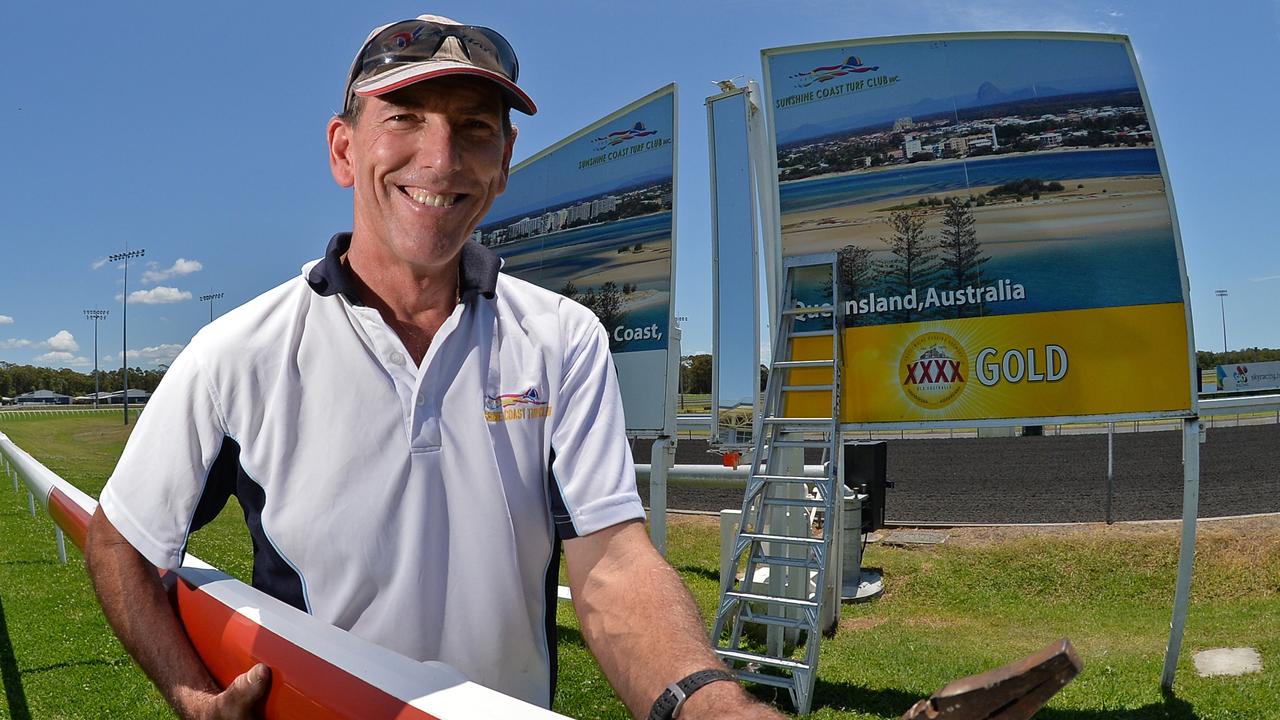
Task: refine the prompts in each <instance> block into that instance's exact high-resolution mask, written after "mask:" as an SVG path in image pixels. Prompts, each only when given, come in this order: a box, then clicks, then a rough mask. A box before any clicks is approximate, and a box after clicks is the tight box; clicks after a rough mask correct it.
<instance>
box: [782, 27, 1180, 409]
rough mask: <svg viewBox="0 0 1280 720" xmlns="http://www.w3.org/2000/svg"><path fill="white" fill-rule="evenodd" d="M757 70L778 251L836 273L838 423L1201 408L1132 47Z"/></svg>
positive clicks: (969, 45)
mask: <svg viewBox="0 0 1280 720" xmlns="http://www.w3.org/2000/svg"><path fill="white" fill-rule="evenodd" d="M763 62H764V71H765V77H766V82H767V89H766V92H767V96H766V97H767V104H768V107H769V112H770V128H771V131H772V133H773V140H774V150H775V152H776V159H777V172H778V176H777V177H778V187H779V195H778V199H779V208H780V218H779V220H780V226H781V248H782V255H783V256H787V257H791V256H801V255H811V254H834V255H835V257H836V260H837V270H838V275H839V281H840V284H839V287H840V292H841V299H842V301H843V303H844V311H845V369H844V377H845V383H844V393H845V394H844V397H843V399H842V400H843V401H842V421H843V422H844V423H846V424H854V425H857V424H867V423H891V422H898V423H921V422H923V423H929V422H939V421H942V422H947V421H992V420H1008V421H1011V422H1012V421H1016V420H1020V419H1021V420H1030V419H1039V418H1067V417H1137V416H1163V417H1167V416H1185V415H1190V414H1191V413H1192V411H1193V408H1194V392H1193V389H1194V382H1193V381H1194V378H1193V375H1192V370H1193V367H1194V365H1193V363H1192V362H1191V349H1190V343H1189V338H1190V310H1189V304H1188V302H1187V294H1186V288H1187V284H1186V273H1185V269H1184V264H1183V259H1182V251H1181V245H1180V241H1179V238H1178V234H1177V228H1176V222H1175V219H1174V214H1173V209H1172V200H1171V197H1170V196H1169V194H1168V182H1167V177H1166V175H1165V172H1164V169H1163V160H1162V157H1161V153H1160V149H1159V146H1158V143H1157V138H1156V135H1155V128H1154V127H1153V124H1152V120H1151V113H1150V109H1149V107H1148V106H1147V102H1146V99H1145V93H1144V91H1143V89H1142V83H1141V80H1140V78H1139V76H1138V72H1137V65H1136V62H1135V60H1134V55H1133V52H1132V50H1131V48H1130V46H1129V43H1128V40H1127V39H1126V38H1124V37H1122V36H1115V35H1085V34H1065V33H1016V34H1015V33H977V34H964V35H937V36H923V37H921V36H918V37H908V38H880V39H875V40H867V41H848V42H839V43H826V44H822V45H809V46H802V47H793V48H780V49H776V50H766V51H765V52H764V57H763ZM831 286H832V282H831V281H830V280H829V279H826V280H825V281H813V282H810V283H807V284H805V283H800V285H799V287H798V289H797V292H796V296H795V298H793V299H791V300H788V302H793V303H798V304H801V305H820V304H825V303H826V302H829V300H827V298H829V297H830V290H831ZM811 322H814V323H815V325H816V324H817V323H819V322H820V321H816V320H815V321H811ZM798 329H800V330H803V329H805V325H804V323H801V324H800V326H799V327H798ZM808 344H813V345H814V346H815V347H814V348H813V349H812V353H813V354H814V355H815V356H818V353H820V352H821V351H820V350H819V349H818V348H817V347H816V346H817V345H818V344H820V340H817V339H801V340H797V341H796V346H795V348H794V351H793V356H794V357H797V358H802V357H805V356H806V354H807V353H810V352H811V351H810V349H809V347H808ZM827 352H829V350H828V351H827ZM794 374H795V375H796V376H797V377H796V378H795V381H796V382H797V383H804V382H807V381H806V380H805V379H802V378H800V377H799V376H800V375H801V374H803V373H801V372H799V371H795V372H794ZM827 402H828V401H827V399H826V398H825V396H822V397H819V396H818V395H815V397H814V398H813V403H808V402H807V399H806V398H804V397H800V398H797V401H796V403H795V404H794V405H795V406H794V407H792V408H789V412H795V413H797V414H809V413H811V412H819V410H820V408H819V407H818V405H819V404H820V405H823V406H825V405H826V403H827ZM808 405H813V406H812V407H807V406H808Z"/></svg>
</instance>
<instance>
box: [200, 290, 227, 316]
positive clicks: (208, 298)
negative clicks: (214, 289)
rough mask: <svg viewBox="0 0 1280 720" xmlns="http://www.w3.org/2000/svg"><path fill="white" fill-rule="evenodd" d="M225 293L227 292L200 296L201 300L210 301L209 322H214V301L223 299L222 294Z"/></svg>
mask: <svg viewBox="0 0 1280 720" xmlns="http://www.w3.org/2000/svg"><path fill="white" fill-rule="evenodd" d="M225 294H226V293H209V294H208V295H201V296H200V302H205V301H208V302H209V322H213V301H214V300H221V299H222V296H223V295H225Z"/></svg>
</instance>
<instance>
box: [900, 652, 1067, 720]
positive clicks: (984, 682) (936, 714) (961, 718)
mask: <svg viewBox="0 0 1280 720" xmlns="http://www.w3.org/2000/svg"><path fill="white" fill-rule="evenodd" d="M1083 667H1084V664H1083V663H1082V662H1081V661H1080V656H1079V655H1077V654H1076V650H1075V648H1074V647H1072V645H1071V641H1070V640H1067V639H1066V638H1063V639H1062V640H1059V641H1057V642H1055V643H1051V644H1050V645H1047V646H1046V647H1044V648H1042V649H1040V650H1039V651H1038V652H1035V653H1032V654H1031V655H1028V656H1026V657H1024V658H1022V659H1021V660H1018V661H1015V662H1012V663H1009V664H1008V665H1005V666H1003V667H998V668H996V669H994V670H988V671H987V672H984V673H979V674H977V675H970V676H969V677H965V678H960V679H959V680H955V681H953V682H951V683H949V684H947V686H946V687H944V688H942V689H941V690H939V691H938V692H936V693H934V694H933V696H932V697H930V698H928V699H927V700H921V701H920V702H917V703H916V704H915V705H912V706H911V709H910V710H907V712H906V713H905V714H903V716H902V720H1028V718H1030V717H1031V716H1032V715H1035V714H1036V711H1038V710H1039V709H1040V708H1042V707H1044V704H1045V703H1046V702H1048V701H1049V698H1051V697H1053V696H1054V694H1056V693H1057V692H1058V691H1059V690H1061V689H1062V687H1063V686H1064V685H1066V684H1067V683H1069V682H1071V680H1072V679H1073V678H1074V677H1075V676H1076V675H1079V674H1080V670H1081V669H1082V668H1083Z"/></svg>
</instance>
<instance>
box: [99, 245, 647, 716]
mask: <svg viewBox="0 0 1280 720" xmlns="http://www.w3.org/2000/svg"><path fill="white" fill-rule="evenodd" d="M349 243H350V235H349V234H339V235H336V236H334V238H333V240H332V241H331V242H330V244H329V248H328V250H327V251H326V254H325V257H324V258H322V259H321V260H318V261H313V262H311V263H308V264H307V265H305V266H304V267H303V272H302V275H301V276H300V277H296V278H294V279H293V280H290V281H288V282H286V283H284V284H283V285H280V286H279V287H277V288H275V289H273V290H270V291H268V292H267V293H265V294H263V295H261V296H259V297H258V298H256V299H254V300H252V301H250V302H248V303H246V304H245V305H242V306H241V307H239V308H236V309H235V310H232V311H230V312H228V313H227V314H225V315H224V316H223V317H221V318H219V319H218V320H216V321H214V322H212V323H210V324H209V325H207V326H205V328H204V329H202V330H201V331H200V332H199V333H198V334H197V335H196V336H195V337H194V338H193V339H192V340H191V342H190V344H188V345H187V347H186V348H185V349H184V350H183V351H182V353H181V354H180V355H179V356H178V358H177V359H176V360H174V362H173V364H172V366H170V368H169V369H168V371H167V372H166V373H165V376H164V380H163V381H162V382H161V383H160V386H159V388H158V389H157V390H156V392H155V394H154V395H153V396H152V398H151V399H150V401H149V402H148V403H147V408H146V411H145V412H143V413H142V415H141V417H140V418H139V419H138V422H137V426H136V427H135V429H134V431H133V435H132V437H131V438H130V439H129V442H128V444H127V446H126V447H125V450H124V453H123V454H122V455H121V457H120V461H119V464H118V465H117V466H116V469H115V471H114V473H113V474H112V476H111V478H110V480H109V481H108V483H107V486H106V488H105V489H104V490H103V492H102V497H101V500H100V502H101V507H102V509H103V512H104V513H105V514H106V516H107V518H108V519H109V520H110V521H111V523H112V524H113V525H114V526H115V527H116V529H118V530H119V531H120V533H121V534H122V535H123V536H124V537H125V538H126V539H127V540H128V541H129V542H130V543H131V544H132V545H133V546H134V547H135V548H137V549H138V551H139V552H141V553H142V555H143V556H145V557H146V558H147V559H148V560H149V561H151V562H152V563H154V564H155V565H157V566H159V567H163V568H174V567H177V566H178V565H179V564H180V563H181V562H182V559H183V556H184V553H185V549H186V542H187V537H188V535H189V534H190V533H191V532H192V531H194V530H196V529H198V528H200V527H201V526H203V525H204V524H206V523H208V522H209V521H210V520H212V519H213V518H214V517H215V516H216V515H217V514H218V512H219V511H220V510H221V509H222V507H223V506H224V504H225V503H226V501H227V499H228V498H229V497H230V496H232V495H234V496H236V498H237V499H238V501H239V502H240V504H241V506H242V507H243V509H244V514H245V521H246V524H247V525H248V528H249V534H250V536H251V538H252V540H253V550H254V559H253V585H254V586H255V587H256V588H258V589H260V590H263V591H265V592H267V593H269V594H271V595H273V596H275V597H276V598H279V599H280V600H283V601H285V602H287V603H290V604H292V605H294V606H295V607H297V608H299V609H301V610H304V611H306V612H308V613H311V614H312V615H314V616H315V617H317V618H320V619H323V620H325V621H326V622H329V623H332V624H333V625H336V626H338V627H340V628H343V629H346V630H349V631H350V632H352V633H354V634H355V635H358V636H360V637H362V638H365V639H367V640H370V641H372V642H375V643H377V644H380V645H383V646H385V647H387V648H390V649H392V650H395V651H397V652H400V653H402V654H404V655H407V656H409V657H412V658H416V659H418V660H441V661H444V662H447V663H449V664H451V665H453V666H454V667H456V668H458V669H459V670H461V671H462V672H463V673H465V674H466V675H467V676H468V677H469V678H470V679H472V680H474V681H475V682H478V683H480V684H482V685H486V686H488V687H491V688H493V689H495V690H498V691H501V692H503V693H506V694H508V695H512V696H515V697H517V698H520V699H523V700H526V701H528V702H531V703H535V704H539V705H543V706H549V705H550V702H551V698H552V696H553V693H554V686H553V683H554V677H555V657H556V651H555V591H556V579H557V574H558V564H559V560H558V558H559V548H560V540H562V539H567V538H572V537H576V536H580V535H585V534H588V533H591V532H595V531H597V530H600V529H603V528H606V527H609V526H611V525H614V524H616V523H619V522H623V521H626V520H631V519H635V518H643V517H644V509H643V507H642V506H641V503H640V498H639V496H638V495H637V493H636V489H635V472H634V468H633V466H632V458H631V454H630V449H629V447H628V444H627V441H626V434H625V427H626V426H625V423H624V421H623V413H622V405H621V400H620V397H619V393H618V384H617V378H616V376H615V374H614V368H613V363H612V362H611V359H610V355H609V344H608V338H607V336H606V334H605V331H604V329H603V327H602V326H601V325H600V323H599V322H598V321H597V320H596V318H595V316H594V315H593V314H592V313H591V311H589V310H587V309H586V308H584V307H583V306H581V305H579V304H577V303H575V302H573V301H571V300H568V299H566V298H564V297H562V296H560V295H557V294H554V293H552V292H549V291H547V290H543V289H542V288H539V287H537V286H535V285H532V284H530V283H526V282H523V281H521V280H518V279H516V278H513V277H510V276H508V275H506V274H502V273H500V272H499V265H500V261H499V260H498V258H497V256H496V255H494V254H493V253H492V252H491V251H490V250H488V249H487V248H484V247H482V246H480V245H479V244H477V243H474V242H468V244H467V245H466V246H465V248H464V249H463V252H462V258H461V263H460V271H459V289H460V302H459V303H458V304H457V306H456V307H455V308H454V310H453V313H452V314H451V315H450V316H449V317H448V319H447V320H445V322H444V324H443V325H442V326H441V327H440V330H439V331H438V332H437V333H436V335H435V338H434V339H433V340H432V342H431V346H430V348H429V349H428V350H427V353H426V356H425V357H424V359H423V361H422V364H421V366H415V364H414V360H413V358H412V357H411V356H410V354H409V352H408V351H407V350H406V349H405V347H404V345H403V343H402V342H401V341H400V339H399V337H398V336H397V335H396V334H395V332H394V331H392V329H391V328H390V327H389V326H388V325H387V324H386V323H385V322H384V321H383V319H382V317H381V315H380V314H379V313H378V311H377V310H376V309H374V308H370V307H365V306H363V305H361V304H360V302H359V299H358V298H357V296H356V293H355V292H354V289H353V286H352V279H351V278H350V277H349V276H348V275H347V271H346V270H345V268H344V267H343V266H342V264H341V262H340V261H339V258H340V256H341V255H342V253H343V252H345V250H346V248H347V246H348V245H349Z"/></svg>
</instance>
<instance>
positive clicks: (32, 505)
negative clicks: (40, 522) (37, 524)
mask: <svg viewBox="0 0 1280 720" xmlns="http://www.w3.org/2000/svg"><path fill="white" fill-rule="evenodd" d="M27 508H28V509H29V510H31V517H35V516H36V496H35V495H32V494H31V491H30V490H28V491H27Z"/></svg>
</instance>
